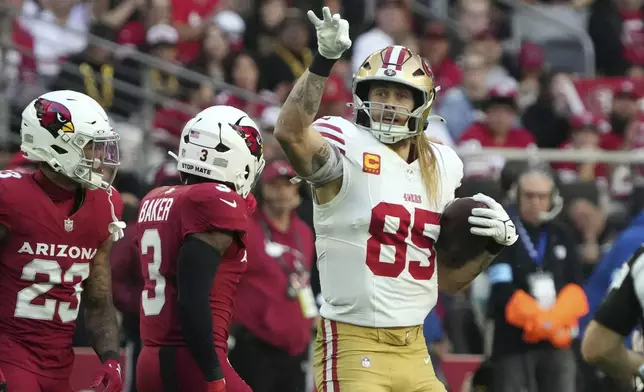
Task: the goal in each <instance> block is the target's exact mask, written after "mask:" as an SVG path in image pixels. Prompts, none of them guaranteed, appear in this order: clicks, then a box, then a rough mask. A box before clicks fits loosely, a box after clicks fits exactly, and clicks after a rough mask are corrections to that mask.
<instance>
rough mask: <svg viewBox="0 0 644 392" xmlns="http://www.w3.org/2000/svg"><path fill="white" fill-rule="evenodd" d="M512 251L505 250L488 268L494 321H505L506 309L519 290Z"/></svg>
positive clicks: (510, 248) (490, 300)
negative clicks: (515, 277) (515, 280)
mask: <svg viewBox="0 0 644 392" xmlns="http://www.w3.org/2000/svg"><path fill="white" fill-rule="evenodd" d="M512 249H513V247H509V248H505V249H504V250H502V251H501V253H500V254H499V255H498V256H497V257H496V258H495V259H494V261H493V262H492V264H491V265H490V266H489V267H488V269H487V273H488V281H489V283H490V299H489V310H490V312H491V316H492V317H493V318H494V320H505V308H506V306H507V304H508V301H510V298H511V297H512V295H513V294H514V293H515V292H516V291H517V290H518V287H517V286H516V284H515V283H514V271H513V267H512V263H511V261H510V260H512V253H513V252H512Z"/></svg>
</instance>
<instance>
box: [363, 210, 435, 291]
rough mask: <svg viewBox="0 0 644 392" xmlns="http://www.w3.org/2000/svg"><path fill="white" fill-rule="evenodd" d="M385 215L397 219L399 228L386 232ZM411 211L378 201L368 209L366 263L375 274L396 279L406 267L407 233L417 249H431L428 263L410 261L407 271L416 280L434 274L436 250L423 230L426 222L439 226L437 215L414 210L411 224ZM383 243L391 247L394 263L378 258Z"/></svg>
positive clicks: (424, 278) (429, 277) (427, 278)
mask: <svg viewBox="0 0 644 392" xmlns="http://www.w3.org/2000/svg"><path fill="white" fill-rule="evenodd" d="M387 217H390V218H393V219H397V220H398V229H397V230H396V231H395V232H394V231H385V222H386V220H387ZM411 218H412V217H411V213H410V212H409V210H407V208H405V207H404V206H402V205H400V204H392V203H385V202H380V203H378V205H376V206H375V207H374V208H373V209H372V210H371V222H370V223H369V234H371V237H369V240H368V241H367V260H366V262H367V266H369V269H370V270H371V272H373V274H374V275H377V276H385V277H389V278H397V277H398V276H400V274H401V273H402V272H403V271H404V270H405V268H406V267H407V247H408V243H407V237H408V236H409V235H410V233H409V232H410V226H412V227H411V238H410V240H411V243H412V244H413V245H414V246H416V247H417V248H419V249H428V250H429V252H430V255H429V258H428V261H429V264H428V265H422V262H421V261H416V260H410V261H409V267H407V268H408V270H409V274H410V275H411V276H412V277H413V278H414V279H416V280H429V279H431V278H432V276H434V271H435V264H436V253H435V251H434V240H433V239H432V238H430V237H428V236H426V235H425V234H424V233H425V225H438V222H439V220H440V214H439V213H437V212H432V211H428V210H423V209H421V208H416V209H415V210H414V220H413V225H412V219H411ZM382 245H389V246H392V247H393V248H394V251H395V255H394V262H393V263H391V262H385V261H381V259H380V252H381V247H382Z"/></svg>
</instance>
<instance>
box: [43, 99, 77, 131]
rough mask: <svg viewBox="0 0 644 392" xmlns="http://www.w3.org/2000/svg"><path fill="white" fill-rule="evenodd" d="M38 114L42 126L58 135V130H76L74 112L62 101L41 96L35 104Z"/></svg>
mask: <svg viewBox="0 0 644 392" xmlns="http://www.w3.org/2000/svg"><path fill="white" fill-rule="evenodd" d="M34 107H35V108H36V116H37V117H38V121H39V122H40V126H41V127H43V128H45V129H46V130H48V131H49V132H51V134H52V135H53V136H54V137H58V131H60V130H62V131H63V132H74V129H75V128H74V124H73V123H72V114H71V112H70V111H69V109H67V107H66V106H65V105H63V104H61V103H58V102H54V101H50V100H48V99H44V98H39V99H37V100H36V103H35V104H34Z"/></svg>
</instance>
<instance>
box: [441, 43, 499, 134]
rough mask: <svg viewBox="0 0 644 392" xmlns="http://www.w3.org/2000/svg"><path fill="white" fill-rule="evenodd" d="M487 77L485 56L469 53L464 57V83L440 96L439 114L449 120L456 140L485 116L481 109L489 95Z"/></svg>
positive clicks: (449, 127) (448, 122)
mask: <svg viewBox="0 0 644 392" xmlns="http://www.w3.org/2000/svg"><path fill="white" fill-rule="evenodd" d="M486 79H487V68H486V67H485V61H484V59H483V56H481V55H479V54H474V53H469V54H467V55H465V58H464V59H463V85H462V86H459V87H456V88H453V89H451V90H450V91H448V92H447V93H446V94H444V95H443V96H442V98H439V103H440V105H439V107H438V114H439V115H440V116H441V117H443V118H444V119H445V120H446V121H447V129H448V130H449V133H450V135H451V136H452V138H453V139H454V140H458V138H459V137H460V136H461V134H462V133H463V132H464V131H465V130H466V129H467V128H468V127H469V126H470V125H472V124H473V123H475V122H477V121H479V120H481V119H482V118H483V116H484V114H483V112H482V111H481V109H482V107H483V103H484V101H485V99H486V97H487V87H486V85H485V80H486ZM439 94H440V92H439ZM439 97H440V95H439Z"/></svg>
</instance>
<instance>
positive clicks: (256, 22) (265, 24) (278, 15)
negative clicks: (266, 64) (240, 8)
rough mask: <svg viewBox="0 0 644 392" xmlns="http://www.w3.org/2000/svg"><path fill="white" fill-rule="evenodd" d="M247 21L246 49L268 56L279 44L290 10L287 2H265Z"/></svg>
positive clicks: (271, 0) (282, 0)
mask: <svg viewBox="0 0 644 392" xmlns="http://www.w3.org/2000/svg"><path fill="white" fill-rule="evenodd" d="M260 3H261V4H260V5H259V6H258V7H255V12H254V13H253V14H252V15H251V16H250V17H249V18H248V19H247V20H246V26H247V28H246V31H245V34H244V48H245V49H246V50H251V51H255V52H257V53H259V54H260V55H261V56H267V55H269V54H270V53H271V52H272V51H273V48H274V47H275V45H276V44H277V36H278V34H279V29H280V26H281V24H282V22H283V21H284V18H285V17H286V14H287V12H286V10H287V8H288V6H287V2H286V1H285V0H263V1H260Z"/></svg>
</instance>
